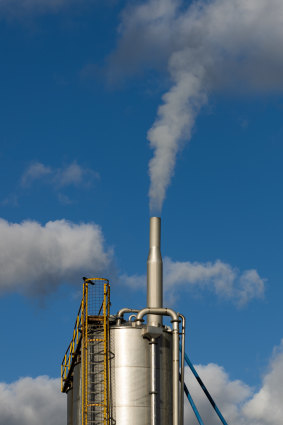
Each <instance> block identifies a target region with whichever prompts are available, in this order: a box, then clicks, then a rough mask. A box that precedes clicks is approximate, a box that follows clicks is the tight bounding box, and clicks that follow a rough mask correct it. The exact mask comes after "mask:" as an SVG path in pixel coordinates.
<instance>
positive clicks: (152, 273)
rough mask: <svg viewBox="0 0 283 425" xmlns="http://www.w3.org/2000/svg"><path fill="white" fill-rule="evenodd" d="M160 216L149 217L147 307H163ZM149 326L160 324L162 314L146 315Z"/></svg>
mask: <svg viewBox="0 0 283 425" xmlns="http://www.w3.org/2000/svg"><path fill="white" fill-rule="evenodd" d="M160 239H161V218H160V217H151V218H150V230H149V253H148V258H147V307H149V308H161V307H163V277H162V268H163V265H162V257H161V250H160ZM147 323H148V325H150V326H162V316H159V315H150V314H149V315H148V318H147Z"/></svg>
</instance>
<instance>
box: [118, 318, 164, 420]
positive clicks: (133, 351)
mask: <svg viewBox="0 0 283 425" xmlns="http://www.w3.org/2000/svg"><path fill="white" fill-rule="evenodd" d="M141 331H142V327H132V326H120V327H119V326H114V327H110V353H111V354H110V358H111V360H110V376H111V400H112V403H111V404H112V417H113V420H112V425H114V424H116V425H133V424H134V425H149V424H150V417H151V395H150V391H151V387H150V385H151V349H150V345H149V340H148V339H146V338H143V337H142V335H141ZM156 350H157V356H156V360H157V364H156V387H157V392H158V403H157V415H156V416H157V423H158V424H162V425H172V333H171V332H167V331H164V332H162V335H161V336H160V337H159V338H158V340H157V345H156Z"/></svg>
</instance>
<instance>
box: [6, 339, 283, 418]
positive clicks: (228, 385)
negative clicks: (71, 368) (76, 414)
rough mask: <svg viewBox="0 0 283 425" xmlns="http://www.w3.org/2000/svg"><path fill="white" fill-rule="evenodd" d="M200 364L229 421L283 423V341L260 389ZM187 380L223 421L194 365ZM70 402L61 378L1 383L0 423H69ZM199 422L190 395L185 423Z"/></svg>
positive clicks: (201, 404) (203, 405) (208, 414)
mask: <svg viewBox="0 0 283 425" xmlns="http://www.w3.org/2000/svg"><path fill="white" fill-rule="evenodd" d="M195 367H196V369H197V371H198V373H199V375H200V377H201V379H202V380H203V382H204V383H205V385H206V387H207V388H208V390H209V392H210V393H211V395H212V397H213V399H214V401H215V402H216V404H217V405H218V407H219V408H220V411H221V413H222V414H223V416H224V417H225V419H226V420H227V422H228V424H230V425H233V424H235V425H236V424H237V425H282V423H283V408H282V399H283V386H282V378H283V342H282V343H281V345H280V346H279V347H278V348H277V349H276V350H275V352H274V355H273V358H272V360H271V362H270V365H269V369H268V371H267V372H266V373H265V375H264V376H263V380H262V384H261V386H260V388H259V389H258V390H255V389H254V388H251V387H250V386H248V385H247V384H245V383H244V382H242V381H240V380H234V381H231V380H230V378H229V376H228V374H227V372H226V371H225V370H224V369H223V368H222V367H220V366H218V365H216V364H213V363H210V364H208V365H198V366H195ZM185 380H186V383H187V385H188V388H189V390H190V393H191V395H192V396H193V399H194V401H195V403H196V405H197V408H198V410H199V412H200V414H201V416H202V418H203V420H204V423H207V424H210V425H219V423H220V422H219V419H218V417H217V415H216V413H215V412H214V410H213V408H212V407H211V405H210V403H209V401H208V400H207V398H206V397H205V395H204V394H203V392H202V390H201V389H200V387H199V385H198V383H197V382H196V380H195V379H194V378H193V376H192V375H191V372H190V371H189V369H188V368H186V373H185ZM66 404H67V400H66V395H65V394H61V393H60V380H59V379H51V378H49V377H47V376H39V377H38V378H35V379H33V378H29V377H28V378H21V379H19V380H18V381H15V382H12V383H10V384H6V383H4V382H0V411H1V416H0V425H18V424H19V423H21V424H22V425H37V424H39V423H40V424H41V425H65V423H66V414H67V413H66V410H67V409H66ZM196 423H197V422H196V419H195V418H194V413H193V411H192V409H191V407H190V405H189V402H188V401H187V400H186V399H185V425H192V424H196Z"/></svg>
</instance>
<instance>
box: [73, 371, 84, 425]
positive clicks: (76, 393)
mask: <svg viewBox="0 0 283 425" xmlns="http://www.w3.org/2000/svg"><path fill="white" fill-rule="evenodd" d="M81 394H82V386H81V363H77V364H76V366H75V367H74V375H73V425H81V424H82V400H81Z"/></svg>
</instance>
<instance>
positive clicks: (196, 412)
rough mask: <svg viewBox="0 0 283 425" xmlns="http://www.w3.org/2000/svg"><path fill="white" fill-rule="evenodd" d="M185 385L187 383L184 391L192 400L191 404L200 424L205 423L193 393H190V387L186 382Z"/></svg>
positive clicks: (190, 400)
mask: <svg viewBox="0 0 283 425" xmlns="http://www.w3.org/2000/svg"><path fill="white" fill-rule="evenodd" d="M184 385H185V386H184V392H185V394H186V396H187V398H188V400H189V402H190V405H191V407H192V409H193V412H194V414H195V416H196V418H197V421H198V423H199V425H204V423H203V420H202V418H201V416H200V414H199V411H198V409H197V407H196V405H195V403H194V400H193V398H192V396H191V394H190V392H189V390H188V387H187V385H186V384H184Z"/></svg>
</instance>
